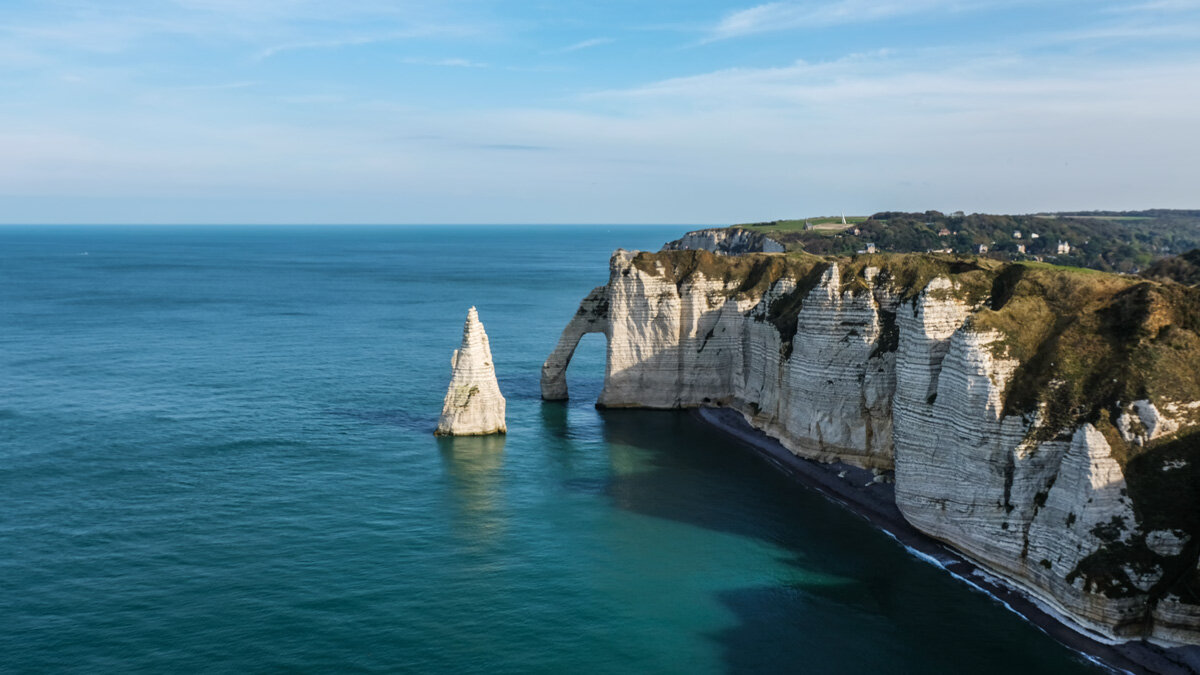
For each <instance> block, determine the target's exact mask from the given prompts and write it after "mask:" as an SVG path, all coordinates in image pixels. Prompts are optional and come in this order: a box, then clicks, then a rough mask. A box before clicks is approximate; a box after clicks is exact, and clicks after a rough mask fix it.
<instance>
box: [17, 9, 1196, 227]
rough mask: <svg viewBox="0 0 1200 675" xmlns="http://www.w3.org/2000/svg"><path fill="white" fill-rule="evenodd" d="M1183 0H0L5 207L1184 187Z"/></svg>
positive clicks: (1092, 197) (983, 204) (535, 219)
mask: <svg viewBox="0 0 1200 675" xmlns="http://www.w3.org/2000/svg"><path fill="white" fill-rule="evenodd" d="M1198 167H1200V0H1149V1H1147V0H1108V1H1105V2H1095V1H1088V0H1061V1H1056V0H1040V1H1024V0H877V1H870V0H811V1H792V0H780V1H779V2H769V3H766V4H753V2H726V1H717V0H678V1H677V0H658V1H652V0H642V1H639V2H634V1H632V0H603V1H600V0H597V1H594V2H578V1H573V0H559V1H556V2H549V1H545V2H543V1H536V0H532V1H528V2H526V1H522V0H436V1H434V0H413V1H409V0H391V1H385V0H340V1H338V2H330V1H327V0H103V1H99V0H94V1H84V0H38V1H35V0H4V2H3V3H0V223H689V224H692V223H694V224H710V223H711V224H728V223H737V222H754V221H763V220H773V219H778V218H790V217H804V216H817V215H825V214H837V213H843V212H844V213H846V214H848V215H867V214H870V213H873V212H876V211H883V210H909V211H924V210H927V209H938V210H942V211H956V210H963V211H967V212H987V213H1031V212H1038V211H1058V210H1078V209H1118V210H1130V209H1142V208H1153V207H1156V208H1200V168H1198Z"/></svg>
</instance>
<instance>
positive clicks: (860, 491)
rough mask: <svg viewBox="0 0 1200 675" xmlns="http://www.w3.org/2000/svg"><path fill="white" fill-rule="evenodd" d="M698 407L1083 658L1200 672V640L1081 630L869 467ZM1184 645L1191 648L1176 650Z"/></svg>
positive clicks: (1175, 672) (1120, 666)
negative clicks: (943, 535) (904, 508)
mask: <svg viewBox="0 0 1200 675" xmlns="http://www.w3.org/2000/svg"><path fill="white" fill-rule="evenodd" d="M691 414H692V416H693V417H694V418H695V419H697V420H699V421H700V422H701V423H703V424H706V425H708V426H710V427H712V428H714V429H715V430H717V431H718V432H719V433H721V434H722V435H723V436H725V437H727V438H729V439H731V440H733V441H736V444H737V445H738V446H740V447H742V448H743V449H745V450H747V451H748V452H751V453H752V454H753V455H754V456H755V457H757V458H759V459H760V460H762V461H764V462H766V463H767V464H770V465H771V466H773V467H775V468H776V469H777V470H779V471H781V472H782V473H784V474H785V475H787V476H788V477H790V478H792V479H793V480H795V481H796V482H798V483H800V484H802V485H804V486H806V487H808V488H811V489H813V490H816V491H817V492H819V493H821V494H822V495H823V496H824V497H826V498H827V499H830V500H832V501H834V502H836V503H837V504H839V505H841V506H842V507H844V508H846V509H847V510H849V511H850V512H851V513H854V514H856V515H858V516H859V517H861V518H864V519H866V520H867V521H868V522H869V523H871V524H872V525H874V526H875V527H877V528H879V529H880V530H882V531H883V532H884V533H885V534H887V535H888V536H890V537H892V538H893V539H895V540H896V541H897V542H898V543H899V544H900V545H902V546H904V547H905V548H906V549H907V550H908V551H909V552H910V553H912V554H913V555H914V556H916V557H918V558H921V559H923V560H925V561H926V562H929V563H931V564H934V565H937V566H938V567H941V568H942V569H944V570H945V571H947V572H949V573H950V575H951V576H953V577H955V578H957V579H958V580H960V581H962V582H964V583H966V584H968V585H970V586H973V587H974V588H975V589H976V590H979V591H981V592H983V593H986V594H987V595H989V596H990V597H992V599H994V600H996V601H998V602H1000V603H1001V604H1003V605H1004V606H1005V607H1007V608H1008V609H1009V610H1010V611H1012V612H1014V613H1015V614H1017V615H1019V616H1020V617H1022V618H1023V619H1025V620H1026V621H1028V622H1030V623H1031V624H1033V626H1034V627H1035V628H1037V629H1038V630H1040V631H1042V632H1043V633H1045V634H1047V635H1049V636H1050V637H1051V638H1053V639H1054V640H1056V641H1057V642H1059V643H1060V644H1062V645H1064V646H1065V647H1067V648H1068V649H1071V650H1073V651H1075V652H1077V653H1079V654H1081V655H1082V656H1083V657H1084V658H1086V659H1088V660H1090V661H1092V662H1094V663H1097V664H1098V665H1100V666H1102V667H1105V668H1108V669H1110V670H1114V671H1117V672H1128V673H1134V674H1135V675H1143V674H1146V675H1154V674H1163V675H1198V674H1200V648H1190V647H1188V648H1180V649H1166V648H1163V647H1158V646H1155V645H1152V644H1149V643H1147V642H1144V641H1137V642H1121V643H1108V642H1103V641H1100V640H1097V639H1096V638H1094V637H1091V636H1090V635H1087V634H1085V633H1083V632H1080V630H1078V629H1076V628H1075V627H1073V626H1071V625H1070V624H1069V623H1068V621H1069V619H1067V618H1066V617H1063V616H1061V615H1057V614H1052V613H1051V612H1050V611H1048V610H1047V608H1045V607H1044V606H1042V605H1041V604H1040V603H1039V602H1038V601H1037V600H1035V599H1033V598H1032V597H1030V596H1029V595H1028V594H1027V593H1026V592H1024V591H1022V590H1021V589H1019V588H1017V587H1015V586H1014V585H1012V584H1011V583H1010V582H1007V581H1006V580H1004V579H1002V578H1000V577H999V576H997V575H996V574H995V573H992V572H990V571H988V570H986V569H981V568H980V566H979V565H977V564H975V563H973V562H971V561H970V560H968V559H967V558H966V557H965V556H963V554H961V553H959V552H957V551H955V550H954V549H952V548H950V547H949V546H948V545H947V544H944V543H942V542H939V541H937V540H935V539H933V538H932V537H929V536H928V535H926V534H924V533H922V532H920V531H918V530H917V529H916V528H915V527H913V526H912V525H910V524H909V523H908V521H907V520H905V519H904V516H903V515H901V513H900V510H899V509H898V508H897V507H896V503H895V497H894V494H895V490H894V487H893V486H892V485H891V484H890V483H880V482H875V481H874V478H875V474H874V473H873V472H872V471H871V470H870V469H861V468H858V467H854V466H850V465H848V464H843V463H841V462H835V463H832V464H822V463H819V462H814V461H812V460H808V459H804V458H802V457H798V456H797V455H794V454H792V452H791V451H789V450H788V449H787V448H785V447H783V445H781V444H780V443H779V442H778V441H777V440H775V439H774V438H771V437H770V436H768V435H767V434H766V433H764V432H763V431H761V430H759V429H756V428H754V427H753V426H751V425H750V423H749V422H747V421H746V419H745V417H744V416H743V415H742V413H740V412H738V411H736V410H734V409H732V408H692V409H691ZM1183 651H1186V652H1187V653H1186V654H1184V653H1179V654H1172V653H1171V652H1183Z"/></svg>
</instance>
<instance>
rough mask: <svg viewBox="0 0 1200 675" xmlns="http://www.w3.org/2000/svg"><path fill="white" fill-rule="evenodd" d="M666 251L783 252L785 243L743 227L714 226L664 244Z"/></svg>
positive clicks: (724, 253) (722, 252)
mask: <svg viewBox="0 0 1200 675" xmlns="http://www.w3.org/2000/svg"><path fill="white" fill-rule="evenodd" d="M662 250H664V251H710V252H712V253H720V254H721V255H742V254H744V253H783V250H784V247H783V244H780V243H779V242H777V241H775V240H774V239H771V238H770V237H768V236H766V235H765V234H763V233H761V232H755V231H753V230H747V229H745V228H741V227H713V228H709V229H706V230H696V231H694V232H688V233H687V234H685V235H683V236H682V237H680V238H679V239H676V240H674V241H669V242H667V243H666V244H664V245H663V248H662Z"/></svg>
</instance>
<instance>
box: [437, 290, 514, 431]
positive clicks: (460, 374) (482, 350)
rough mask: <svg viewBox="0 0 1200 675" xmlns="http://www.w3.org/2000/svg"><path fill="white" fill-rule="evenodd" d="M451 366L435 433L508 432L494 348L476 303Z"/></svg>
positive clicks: (469, 312) (464, 327)
mask: <svg viewBox="0 0 1200 675" xmlns="http://www.w3.org/2000/svg"><path fill="white" fill-rule="evenodd" d="M450 368H451V375H450V386H449V387H448V388H447V389H446V398H445V400H444V401H443V402H442V416H441V418H440V419H438V425H437V430H436V431H435V432H434V433H435V434H437V435H438V436H486V435H488V434H502V433H505V431H506V430H507V427H506V426H505V424H504V397H503V396H501V395H500V385H499V383H497V382H496V368H495V366H493V365H492V348H491V345H490V344H488V337H487V333H486V332H484V330H483V324H482V323H480V322H479V314H478V313H477V312H476V311H475V308H474V307H472V308H471V309H470V310H468V311H467V320H466V322H465V323H464V324H463V337H462V346H460V347H459V348H458V349H456V350H454V355H453V356H451V357H450Z"/></svg>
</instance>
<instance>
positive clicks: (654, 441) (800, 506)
mask: <svg viewBox="0 0 1200 675" xmlns="http://www.w3.org/2000/svg"><path fill="white" fill-rule="evenodd" d="M602 417H603V433H604V436H605V439H606V440H607V441H608V446H609V448H610V458H609V460H610V465H611V472H610V477H609V479H608V484H607V486H606V488H605V490H606V492H607V495H608V497H609V498H610V499H611V501H612V503H613V505H614V506H616V507H618V508H621V509H624V510H627V511H630V512H635V513H638V514H641V515H645V516H651V517H654V518H661V519H668V520H672V521H676V522H682V523H686V524H689V525H693V526H697V527H701V528H705V529H708V530H712V531H717V532H722V533H727V534H733V535H737V536H741V537H746V538H751V539H754V540H757V541H761V542H767V543H769V544H770V545H772V546H773V547H775V548H777V549H778V550H779V551H780V562H781V563H782V564H783V570H784V571H783V572H782V573H780V574H778V575H776V576H775V577H774V578H771V579H768V580H767V583H764V584H760V585H754V586H751V587H746V588H727V589H722V590H720V591H717V592H716V593H715V594H716V598H717V600H718V601H719V602H720V603H721V605H722V606H723V607H725V608H726V609H727V610H728V611H729V612H730V613H731V614H732V615H733V616H734V617H735V622H734V624H733V625H731V626H730V627H728V628H724V629H721V630H719V631H717V632H715V633H713V634H710V635H709V637H710V639H712V640H713V642H714V643H715V644H716V645H717V647H718V649H719V651H720V653H721V656H722V659H723V662H724V665H725V669H726V671H727V672H731V673H744V672H745V673H748V672H763V671H767V670H775V669H780V668H783V669H786V670H799V671H803V672H839V673H845V672H872V673H904V672H916V671H918V670H919V672H924V673H942V672H944V673H959V672H968V671H969V672H973V673H1011V672H1014V671H1018V670H1019V671H1021V672H1026V673H1072V672H1080V673H1085V672H1091V673H1094V672H1097V671H1098V669H1097V668H1096V667H1095V666H1093V665H1092V664H1089V663H1087V662H1086V661H1084V660H1083V659H1082V658H1081V657H1079V656H1078V655H1076V654H1074V653H1072V652H1070V651H1069V650H1067V649H1066V648H1065V647H1062V646H1060V645H1058V644H1057V643H1055V642H1053V641H1052V640H1051V639H1050V638H1048V637H1046V636H1044V635H1042V634H1041V633H1040V632H1038V631H1037V629H1036V628H1034V627H1033V626H1031V625H1029V624H1027V623H1026V622H1024V621H1023V620H1021V619H1020V618H1018V617H1017V616H1015V615H1013V614H1011V613H1009V612H1007V611H1006V610H1004V609H1003V608H1002V607H1001V606H1000V605H999V604H997V603H996V602H994V601H992V600H991V599H990V598H988V597H986V596H984V595H982V594H980V593H977V592H973V591H971V590H970V589H969V588H968V587H966V586H965V585H963V584H959V583H957V582H953V581H952V580H951V579H949V578H948V576H947V575H946V573H945V572H943V571H942V570H939V569H937V568H935V567H933V566H931V565H928V564H926V563H923V562H920V561H918V560H916V559H915V558H913V557H912V556H911V555H909V554H908V553H907V552H906V551H905V550H904V549H903V548H902V547H901V546H900V545H898V544H897V543H896V542H894V541H893V540H891V539H890V538H888V537H886V536H885V535H883V534H881V533H879V532H878V531H876V530H875V529H874V527H873V526H871V525H870V524H869V523H867V522H866V521H864V520H862V519H860V518H859V517H857V516H855V515H853V514H851V513H849V512H847V511H846V510H845V509H843V508H842V507H840V506H838V505H836V504H833V503H831V502H829V501H828V500H826V499H825V498H824V497H822V496H821V495H819V494H818V493H816V492H815V491H813V490H810V489H808V488H804V487H801V486H798V485H797V484H796V483H795V482H794V481H793V480H792V479H790V478H787V477H786V476H784V475H782V474H781V473H779V472H778V471H776V470H775V469H774V468H772V467H770V466H768V465H767V464H765V463H763V462H760V461H757V460H755V459H754V458H752V457H751V456H750V454H749V451H747V450H745V449H743V448H741V447H739V446H737V445H736V444H734V443H733V442H732V441H729V440H727V439H725V438H723V437H720V436H717V435H715V434H714V433H713V431H712V430H711V429H710V428H708V427H706V426H705V425H703V424H702V423H700V422H699V421H697V420H695V419H694V418H692V417H691V416H690V415H689V414H687V413H682V412H656V411H634V410H607V411H603V412H602ZM764 645H767V647H764Z"/></svg>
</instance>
